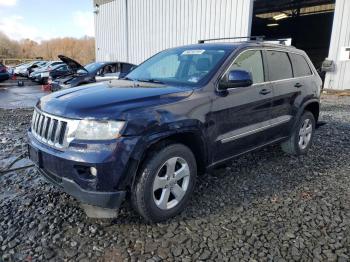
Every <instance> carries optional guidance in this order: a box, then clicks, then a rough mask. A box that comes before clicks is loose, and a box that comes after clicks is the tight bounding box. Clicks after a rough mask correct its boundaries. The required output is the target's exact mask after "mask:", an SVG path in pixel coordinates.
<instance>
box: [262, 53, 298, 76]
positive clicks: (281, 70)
mask: <svg viewBox="0 0 350 262" xmlns="http://www.w3.org/2000/svg"><path fill="white" fill-rule="evenodd" d="M266 54H267V62H268V64H269V73H270V80H271V81H275V80H282V79H287V78H293V71H292V65H291V63H290V60H289V57H288V55H287V53H285V52H280V51H266Z"/></svg>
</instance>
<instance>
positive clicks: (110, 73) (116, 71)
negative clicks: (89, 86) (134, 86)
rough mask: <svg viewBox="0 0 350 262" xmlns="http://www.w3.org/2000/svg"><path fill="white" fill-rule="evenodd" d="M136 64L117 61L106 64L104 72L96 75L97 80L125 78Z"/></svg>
mask: <svg viewBox="0 0 350 262" xmlns="http://www.w3.org/2000/svg"><path fill="white" fill-rule="evenodd" d="M134 68H136V65H134V64H130V63H116V64H113V65H108V66H106V67H105V68H104V69H103V71H102V72H100V73H97V75H96V76H95V80H96V82H101V81H110V80H117V79H122V78H124V77H125V76H126V75H127V74H128V73H130V72H131V71H132V70H133V69H134Z"/></svg>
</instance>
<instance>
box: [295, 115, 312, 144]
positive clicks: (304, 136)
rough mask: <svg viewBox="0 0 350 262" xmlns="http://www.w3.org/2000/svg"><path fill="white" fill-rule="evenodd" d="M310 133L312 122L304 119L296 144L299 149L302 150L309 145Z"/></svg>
mask: <svg viewBox="0 0 350 262" xmlns="http://www.w3.org/2000/svg"><path fill="white" fill-rule="evenodd" d="M312 131H313V127H312V122H311V120H310V119H308V118H306V119H305V120H304V122H303V124H302V125H301V127H300V130H299V142H298V144H299V147H300V149H302V150H304V149H305V148H306V147H307V146H308V145H309V143H310V141H311V136H312Z"/></svg>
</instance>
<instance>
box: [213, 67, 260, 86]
mask: <svg viewBox="0 0 350 262" xmlns="http://www.w3.org/2000/svg"><path fill="white" fill-rule="evenodd" d="M252 84H253V77H252V74H251V73H250V72H247V71H245V70H238V69H237V70H232V71H230V72H229V73H228V74H227V75H226V77H224V78H223V79H222V80H221V81H220V83H219V89H220V90H226V89H228V88H236V87H247V86H251V85H252Z"/></svg>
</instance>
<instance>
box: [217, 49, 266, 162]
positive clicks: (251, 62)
mask: <svg viewBox="0 0 350 262" xmlns="http://www.w3.org/2000/svg"><path fill="white" fill-rule="evenodd" d="M265 67H266V66H265V65H264V61H263V56H262V51H261V50H255V49H254V50H245V51H243V52H241V53H240V54H239V55H238V56H237V57H236V58H235V59H234V61H233V63H232V65H231V66H230V67H229V68H228V69H227V71H226V73H225V74H228V72H229V71H231V70H235V69H240V70H245V71H249V72H251V74H252V77H253V85H252V86H249V87H241V88H231V89H228V90H227V92H224V93H220V92H218V93H217V96H216V98H215V99H214V101H213V107H212V119H213V120H214V124H215V128H216V134H215V137H214V138H213V140H214V143H215V151H214V154H213V162H214V163H215V162H219V161H221V160H224V159H228V158H230V157H232V156H234V155H237V154H240V153H243V152H245V151H249V150H250V149H253V148H256V147H259V146H261V145H263V144H264V143H265V141H266V139H265V134H266V131H267V127H268V125H269V120H270V119H271V111H270V110H271V101H272V90H271V87H270V84H269V83H267V82H266V75H265Z"/></svg>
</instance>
